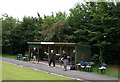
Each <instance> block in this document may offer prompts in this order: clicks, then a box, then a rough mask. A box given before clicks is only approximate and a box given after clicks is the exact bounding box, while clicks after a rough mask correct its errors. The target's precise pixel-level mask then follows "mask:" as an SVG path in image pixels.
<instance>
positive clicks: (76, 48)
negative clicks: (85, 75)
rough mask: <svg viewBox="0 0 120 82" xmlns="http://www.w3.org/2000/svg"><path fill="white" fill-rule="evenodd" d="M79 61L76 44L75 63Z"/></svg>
mask: <svg viewBox="0 0 120 82" xmlns="http://www.w3.org/2000/svg"><path fill="white" fill-rule="evenodd" d="M76 63H77V45H75V64H76Z"/></svg>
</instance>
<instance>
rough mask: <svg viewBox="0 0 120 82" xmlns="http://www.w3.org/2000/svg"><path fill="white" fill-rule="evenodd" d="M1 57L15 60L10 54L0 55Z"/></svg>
mask: <svg viewBox="0 0 120 82" xmlns="http://www.w3.org/2000/svg"><path fill="white" fill-rule="evenodd" d="M2 57H6V58H11V59H16V56H15V55H11V54H2Z"/></svg>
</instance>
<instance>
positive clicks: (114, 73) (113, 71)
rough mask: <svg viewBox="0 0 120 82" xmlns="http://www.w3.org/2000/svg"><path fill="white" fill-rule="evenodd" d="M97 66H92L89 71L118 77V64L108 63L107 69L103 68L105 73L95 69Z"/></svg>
mask: <svg viewBox="0 0 120 82" xmlns="http://www.w3.org/2000/svg"><path fill="white" fill-rule="evenodd" d="M98 68H99V67H97V66H93V71H92V72H91V73H96V74H102V75H106V76H112V77H120V76H119V74H118V73H119V71H118V66H116V67H112V66H111V65H108V67H107V69H106V70H105V73H101V71H100V70H99V71H97V69H98ZM113 68H114V69H113ZM79 71H83V70H79Z"/></svg>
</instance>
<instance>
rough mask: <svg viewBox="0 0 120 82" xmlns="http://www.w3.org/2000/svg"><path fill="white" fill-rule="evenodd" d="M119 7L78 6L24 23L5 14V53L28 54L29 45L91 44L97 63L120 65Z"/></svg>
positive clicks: (29, 18)
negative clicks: (39, 42) (68, 12)
mask: <svg viewBox="0 0 120 82" xmlns="http://www.w3.org/2000/svg"><path fill="white" fill-rule="evenodd" d="M119 13H120V3H117V4H116V5H115V4H114V3H105V2H98V3H97V2H96V3H93V2H89V3H86V4H76V5H75V7H74V8H71V9H70V14H69V15H67V14H66V13H65V12H64V13H62V12H58V13H55V14H54V13H52V15H51V16H44V17H41V16H40V14H39V13H37V14H38V17H24V18H23V20H22V21H19V20H18V19H15V18H13V17H9V16H8V15H7V14H4V15H3V17H2V18H1V19H2V28H3V29H2V30H3V32H2V34H3V37H2V38H3V43H2V44H3V45H2V46H3V53H11V54H17V53H19V52H23V53H24V52H25V51H27V44H26V42H28V41H55V42H76V43H85V44H89V45H90V46H91V49H92V58H93V61H96V62H106V63H113V64H114V63H118V60H119V49H120V43H119V42H120V39H119V36H120V28H119V25H120V22H119V21H120V14H119Z"/></svg>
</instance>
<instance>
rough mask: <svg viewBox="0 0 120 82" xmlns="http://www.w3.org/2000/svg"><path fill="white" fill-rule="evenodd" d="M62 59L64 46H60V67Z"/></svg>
mask: <svg viewBox="0 0 120 82" xmlns="http://www.w3.org/2000/svg"><path fill="white" fill-rule="evenodd" d="M61 57H62V45H60V60H59V61H60V62H59V63H60V66H62V62H61Z"/></svg>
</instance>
